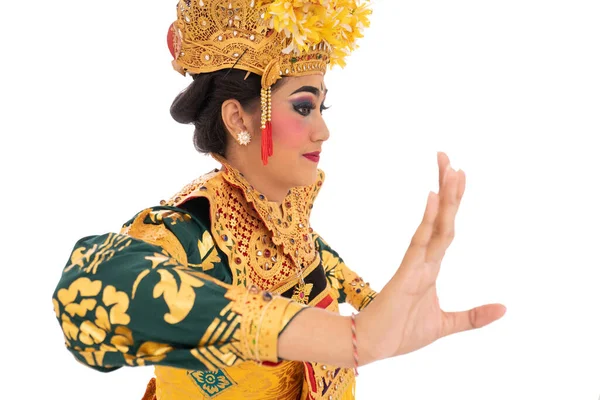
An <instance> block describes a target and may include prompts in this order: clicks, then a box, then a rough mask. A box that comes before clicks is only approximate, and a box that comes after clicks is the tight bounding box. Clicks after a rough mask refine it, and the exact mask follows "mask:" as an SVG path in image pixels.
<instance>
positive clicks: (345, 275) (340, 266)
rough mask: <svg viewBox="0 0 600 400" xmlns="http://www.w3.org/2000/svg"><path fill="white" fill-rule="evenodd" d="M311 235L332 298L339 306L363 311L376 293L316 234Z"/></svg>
mask: <svg viewBox="0 0 600 400" xmlns="http://www.w3.org/2000/svg"><path fill="white" fill-rule="evenodd" d="M313 235H314V240H315V247H316V248H317V249H318V250H319V253H320V254H321V261H322V264H323V268H324V269H325V276H326V277H327V280H328V281H329V285H330V286H331V289H332V295H333V297H334V298H335V299H336V300H337V301H338V303H340V304H341V303H348V304H350V305H351V306H352V307H354V309H356V310H357V311H362V310H364V309H365V308H366V307H367V306H368V305H369V304H370V303H371V301H373V299H374V298H375V296H377V292H376V291H375V290H373V289H372V288H371V286H370V285H369V283H368V282H365V281H364V280H363V279H362V278H361V277H360V276H358V275H357V274H356V273H355V272H354V271H352V270H351V269H350V268H348V266H347V265H346V264H345V263H344V260H342V258H341V257H340V256H339V254H338V253H337V252H336V251H335V250H333V249H332V248H331V247H330V246H329V244H327V242H325V240H323V238H322V237H320V236H319V235H317V234H316V233H315V234H313Z"/></svg>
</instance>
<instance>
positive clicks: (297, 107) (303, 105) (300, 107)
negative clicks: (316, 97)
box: [294, 102, 329, 117]
mask: <svg viewBox="0 0 600 400" xmlns="http://www.w3.org/2000/svg"><path fill="white" fill-rule="evenodd" d="M315 108H317V107H316V106H315V105H314V103H312V102H310V103H308V102H307V103H300V104H294V110H296V112H297V113H298V114H300V115H302V116H304V117H308V115H309V114H310V111H309V112H307V113H303V112H300V110H303V109H308V110H311V111H312V110H314V109H315ZM328 108H329V107H328V106H325V105H323V104H321V108H320V111H321V114H322V113H323V111H325V110H327V109H328Z"/></svg>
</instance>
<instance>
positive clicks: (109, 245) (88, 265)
mask: <svg viewBox="0 0 600 400" xmlns="http://www.w3.org/2000/svg"><path fill="white" fill-rule="evenodd" d="M130 244H131V239H129V238H128V237H126V236H122V235H117V234H114V233H111V234H108V235H107V237H106V240H105V241H104V243H102V244H101V245H98V244H94V245H93V246H92V247H89V248H88V247H85V246H82V247H78V248H77V249H75V250H73V253H72V255H71V264H70V265H68V266H67V267H66V268H65V269H64V271H63V272H69V271H70V270H71V269H73V268H74V267H79V269H80V270H83V271H84V272H86V273H92V274H95V273H96V271H97V269H98V265H100V263H103V262H106V261H108V260H110V259H111V258H112V257H113V256H114V255H115V254H116V253H117V252H119V251H121V250H123V249H125V248H126V247H127V246H129V245H130Z"/></svg>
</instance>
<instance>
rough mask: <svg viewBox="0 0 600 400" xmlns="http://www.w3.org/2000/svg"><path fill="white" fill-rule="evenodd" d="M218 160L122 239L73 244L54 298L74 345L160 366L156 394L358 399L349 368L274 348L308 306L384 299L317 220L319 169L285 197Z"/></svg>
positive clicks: (94, 359)
mask: <svg viewBox="0 0 600 400" xmlns="http://www.w3.org/2000/svg"><path fill="white" fill-rule="evenodd" d="M216 158H217V159H218V160H219V161H220V162H221V163H222V164H223V167H224V168H223V169H222V170H220V171H219V170H215V171H212V172H211V173H209V174H206V175H204V176H202V177H201V178H199V179H197V180H195V181H194V182H192V183H190V184H189V185H187V186H186V187H184V188H183V189H182V190H181V191H180V192H179V193H178V194H176V195H175V196H173V197H172V198H171V200H169V201H165V202H161V203H162V204H161V205H160V206H156V207H152V208H148V209H145V210H143V211H141V212H139V213H138V214H137V215H135V216H134V217H133V218H132V219H131V220H130V221H128V222H126V223H125V224H124V225H123V227H122V229H121V230H120V232H119V233H107V234H104V235H97V236H88V237H84V238H82V239H81V240H79V241H78V242H77V243H76V245H75V247H74V249H73V251H72V253H71V257H70V260H69V262H68V263H67V266H66V267H65V269H64V271H63V273H62V276H61V279H60V281H59V283H58V285H57V288H56V290H55V292H54V295H53V299H52V301H53V303H54V309H55V312H56V317H57V319H58V322H59V323H60V326H61V328H62V330H63V332H64V336H65V343H66V346H67V348H68V350H69V351H70V352H71V353H72V354H73V355H74V356H75V358H76V359H77V360H78V361H80V362H82V363H83V364H85V365H87V366H89V367H91V368H94V369H97V370H100V371H112V370H115V369H118V368H121V367H123V366H142V365H154V366H155V375H156V380H155V381H154V379H153V381H152V382H151V385H149V388H150V390H149V391H148V393H147V398H153V396H155V398H156V399H158V400H172V399H217V400H225V399H290V400H291V399H303V400H304V399H329V398H331V399H334V398H342V399H353V398H354V394H353V390H354V389H353V388H354V375H353V372H352V370H351V369H346V368H338V367H335V366H330V365H322V364H317V363H308V362H307V363H303V362H295V361H285V360H281V359H279V357H278V355H277V339H278V337H279V335H280V334H281V332H283V330H284V329H285V328H286V326H287V325H288V323H289V322H290V321H291V320H292V319H293V318H294V317H295V316H296V315H298V313H300V312H302V310H304V309H305V308H306V307H308V306H312V307H320V308H324V309H327V310H331V311H333V312H337V311H338V304H339V303H343V302H348V303H349V304H351V305H352V306H353V307H354V308H355V309H357V310H362V309H363V308H365V307H366V306H367V305H368V304H369V302H370V301H371V300H372V299H373V298H374V297H375V295H376V292H375V291H373V290H372V289H371V288H370V287H369V285H368V284H366V283H364V282H363V280H362V279H361V278H359V277H358V276H357V275H356V274H355V273H354V272H352V271H351V270H350V269H349V268H348V267H347V266H346V265H345V264H344V262H343V260H342V259H341V258H340V257H339V255H338V254H337V253H336V252H335V251H334V250H333V249H331V248H330V247H329V245H328V244H327V243H326V242H325V241H324V240H323V239H322V238H321V237H320V236H319V235H318V234H317V233H316V232H313V230H312V229H311V228H310V221H309V219H310V211H311V209H312V206H313V203H314V200H315V198H316V196H317V194H318V192H319V189H320V187H321V185H322V183H323V179H324V174H323V172H322V171H319V177H318V179H317V182H315V183H314V184H313V185H311V186H308V187H300V188H294V189H292V190H291V191H290V192H289V193H288V196H287V197H286V198H285V200H284V201H283V203H282V204H281V205H278V204H276V203H273V202H269V201H268V200H267V199H266V198H265V197H264V196H263V195H261V194H260V193H258V192H257V191H256V190H255V189H254V188H253V187H252V186H250V184H249V183H248V182H247V181H246V180H245V179H244V177H243V176H242V175H241V174H240V173H239V171H237V170H235V169H234V168H232V167H231V166H230V165H228V164H227V162H226V161H225V160H223V159H222V158H220V157H216ZM331 340H332V341H335V340H338V339H337V338H331ZM257 360H259V362H257Z"/></svg>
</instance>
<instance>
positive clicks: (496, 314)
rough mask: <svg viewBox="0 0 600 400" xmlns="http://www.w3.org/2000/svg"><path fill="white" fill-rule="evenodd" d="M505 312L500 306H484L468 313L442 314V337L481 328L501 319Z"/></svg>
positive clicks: (504, 308) (503, 307)
mask: <svg viewBox="0 0 600 400" xmlns="http://www.w3.org/2000/svg"><path fill="white" fill-rule="evenodd" d="M505 312H506V307H505V306H503V305H502V304H486V305H483V306H479V307H475V308H472V309H470V310H468V311H459V312H444V316H443V325H442V326H443V328H442V337H443V336H448V335H452V334H454V333H458V332H464V331H468V330H471V329H476V328H481V327H483V326H486V325H488V324H491V323H492V322H494V321H496V320H498V319H500V318H502V316H503V315H504V313H505Z"/></svg>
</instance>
